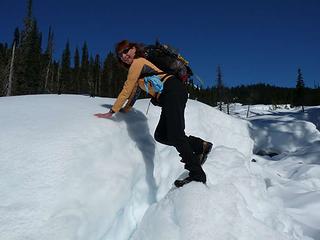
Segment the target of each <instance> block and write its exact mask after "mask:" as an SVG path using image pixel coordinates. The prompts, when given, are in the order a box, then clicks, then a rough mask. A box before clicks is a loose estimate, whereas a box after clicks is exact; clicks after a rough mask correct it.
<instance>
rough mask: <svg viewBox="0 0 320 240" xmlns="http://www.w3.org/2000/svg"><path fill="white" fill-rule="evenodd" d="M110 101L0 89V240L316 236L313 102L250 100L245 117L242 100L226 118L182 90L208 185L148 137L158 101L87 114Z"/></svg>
mask: <svg viewBox="0 0 320 240" xmlns="http://www.w3.org/2000/svg"><path fill="white" fill-rule="evenodd" d="M113 102H114V99H107V98H89V97H87V96H75V95H61V96H58V95H34V96H18V97H3V98H0V126H1V132H0V166H1V167H0V239H1V240H2V239H4V240H13V239H15V240H16V239H17V240H18V239H19V240H20V239H77V240H79V239H84V240H91V239H92V240H97V239H99V240H100V239H101V240H105V239H110V240H122V239H123V240H127V239H135V240H140V239H141V240H142V239H152V240H157V239H166V240H167V239H172V240H177V239H183V240H185V239H194V238H197V239H199V240H212V239H217V240H220V239H221V240H226V239H227V240H228V239H230V240H231V239H243V240H244V239H245V240H250V239H252V240H253V239H259V240H260V239H261V240H264V239H266V240H267V239H268V240H270V239H277V240H278V239H279V240H280V239H311V238H313V239H320V237H319V236H320V226H318V222H319V220H320V214H319V212H320V211H319V210H320V209H319V208H320V204H319V203H318V201H317V200H318V199H319V186H320V180H319V176H320V175H319V171H320V170H319V169H320V168H319V162H320V160H319V156H320V154H319V151H320V150H319V142H320V134H319V131H318V130H317V128H316V127H317V126H319V122H320V121H319V112H320V109H319V108H317V107H313V108H307V111H309V112H312V114H310V116H301V114H300V113H299V112H297V111H295V110H278V111H268V110H267V111H268V113H267V115H266V113H265V111H266V110H265V107H264V106H257V107H256V109H255V111H256V112H254V111H253V112H252V114H251V117H250V118H249V121H247V120H242V119H240V118H241V117H242V116H243V115H242V113H243V112H244V109H246V106H243V107H240V106H237V109H234V111H233V113H234V114H235V115H236V116H237V117H234V116H229V115H226V114H224V113H222V112H219V111H217V110H216V109H214V108H211V107H209V106H207V105H205V104H202V103H200V102H196V101H191V100H190V101H189V102H188V104H187V108H186V133H187V134H191V135H196V136H200V137H201V138H204V139H207V140H210V141H213V142H214V145H215V148H214V149H213V151H212V153H211V154H210V155H209V157H208V160H207V162H206V163H205V165H204V170H205V171H206V173H207V178H208V182H207V185H203V184H201V183H190V184H188V185H186V186H185V187H183V188H181V189H175V188H174V187H173V186H172V183H173V181H174V180H175V179H176V178H177V177H179V176H180V175H181V174H185V171H184V169H183V165H182V164H181V163H180V162H179V156H178V154H177V152H176V150H175V149H174V148H172V147H168V146H164V145H161V144H159V143H156V142H155V141H154V139H153V132H154V129H155V127H156V124H157V121H158V118H159V114H160V109H159V108H157V107H153V106H151V107H150V109H149V112H148V115H146V114H145V113H146V109H147V107H148V103H149V101H148V100H147V99H145V100H139V101H138V102H137V103H136V105H135V108H134V109H133V111H131V112H129V113H127V114H123V113H118V114H116V115H115V116H114V118H113V119H112V120H109V119H98V118H96V117H94V116H93V114H95V113H98V112H104V111H107V110H108V108H109V107H111V106H112V104H113ZM259 109H260V110H259ZM257 113H258V114H257ZM239 117H240V118H239ZM306 120H307V121H306ZM317 124H318V125H317ZM261 152H272V153H274V154H277V155H275V156H273V157H269V156H261ZM257 154H260V155H257ZM252 159H254V161H252ZM309 237H310V238H309Z"/></svg>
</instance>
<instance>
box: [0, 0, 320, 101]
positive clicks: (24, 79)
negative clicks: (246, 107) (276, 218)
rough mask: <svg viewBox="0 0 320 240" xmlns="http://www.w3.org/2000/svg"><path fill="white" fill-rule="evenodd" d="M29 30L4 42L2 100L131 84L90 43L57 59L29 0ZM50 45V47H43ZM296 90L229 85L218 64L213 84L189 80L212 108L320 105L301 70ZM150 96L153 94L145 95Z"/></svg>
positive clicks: (102, 91) (319, 91) (99, 91)
mask: <svg viewBox="0 0 320 240" xmlns="http://www.w3.org/2000/svg"><path fill="white" fill-rule="evenodd" d="M27 6H28V7H27V14H26V17H25V18H24V24H23V29H19V28H18V27H17V28H16V29H15V30H14V31H13V40H12V42H11V43H1V42H0V96H16V95H27V94H83V95H88V96H91V97H95V96H101V97H112V98H114V97H116V96H117V95H118V93H119V92H120V91H121V89H122V86H123V83H124V82H125V80H126V74H127V69H125V68H124V67H123V66H122V65H121V64H119V63H118V60H117V57H116V56H115V54H114V53H113V52H109V53H108V54H107V56H106V58H105V59H102V58H101V56H100V55H99V54H95V55H93V54H92V53H90V51H89V46H88V44H87V42H86V41H84V42H83V46H82V48H81V49H78V48H76V49H75V50H74V51H73V52H71V49H70V43H69V42H66V45H65V49H64V50H63V52H62V55H61V57H60V59H54V57H53V56H54V53H53V49H54V31H53V30H52V29H51V27H49V29H48V38H47V39H46V40H44V39H43V38H42V36H43V34H42V32H41V31H40V29H39V28H38V24H37V20H36V19H35V18H34V17H33V15H32V1H31V0H28V5H27ZM43 46H45V47H43ZM292 81H295V82H296V88H284V87H277V86H271V85H269V84H265V83H259V84H252V85H241V86H237V87H227V86H225V84H224V82H223V73H222V70H221V67H220V66H213V71H212V80H211V82H212V83H214V84H213V85H212V86H203V85H202V84H199V82H197V80H196V79H194V78H190V79H189V81H188V82H186V85H187V88H188V91H189V94H190V95H189V97H190V98H191V99H197V100H198V101H201V102H204V103H206V104H209V105H211V106H217V105H219V104H222V103H227V104H230V103H234V102H237V103H242V104H273V105H275V106H276V105H278V104H290V105H291V106H308V105H320V86H319V85H318V86H314V87H313V88H307V87H305V85H304V80H303V74H302V70H301V69H297V77H296V79H293V80H292ZM141 97H147V96H141Z"/></svg>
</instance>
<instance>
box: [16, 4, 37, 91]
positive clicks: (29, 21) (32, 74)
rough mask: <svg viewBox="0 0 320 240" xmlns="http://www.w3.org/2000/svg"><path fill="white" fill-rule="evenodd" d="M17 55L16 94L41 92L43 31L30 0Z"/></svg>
mask: <svg viewBox="0 0 320 240" xmlns="http://www.w3.org/2000/svg"><path fill="white" fill-rule="evenodd" d="M18 53H19V56H17V68H16V78H17V83H16V94H34V93H38V92H40V81H41V64H40V62H41V58H40V57H41V33H40V32H39V30H38V26H37V21H36V20H35V19H33V17H32V1H31V0H28V9H27V16H26V18H25V19H24V29H23V31H22V33H21V43H20V49H19V51H18Z"/></svg>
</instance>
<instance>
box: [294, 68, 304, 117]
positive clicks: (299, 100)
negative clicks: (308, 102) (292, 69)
mask: <svg viewBox="0 0 320 240" xmlns="http://www.w3.org/2000/svg"><path fill="white" fill-rule="evenodd" d="M304 92H305V87H304V81H303V76H302V72H301V69H300V68H299V69H298V76H297V83H296V90H295V98H294V106H297V107H300V106H301V107H302V111H303V112H304V98H305V95H304Z"/></svg>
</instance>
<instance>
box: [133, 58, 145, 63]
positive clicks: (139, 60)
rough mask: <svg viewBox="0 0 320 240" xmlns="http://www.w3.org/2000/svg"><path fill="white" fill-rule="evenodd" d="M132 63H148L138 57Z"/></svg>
mask: <svg viewBox="0 0 320 240" xmlns="http://www.w3.org/2000/svg"><path fill="white" fill-rule="evenodd" d="M133 62H136V63H142V62H148V60H147V59H145V58H143V57H139V58H135V59H134V60H133Z"/></svg>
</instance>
